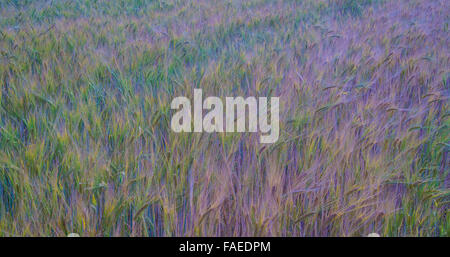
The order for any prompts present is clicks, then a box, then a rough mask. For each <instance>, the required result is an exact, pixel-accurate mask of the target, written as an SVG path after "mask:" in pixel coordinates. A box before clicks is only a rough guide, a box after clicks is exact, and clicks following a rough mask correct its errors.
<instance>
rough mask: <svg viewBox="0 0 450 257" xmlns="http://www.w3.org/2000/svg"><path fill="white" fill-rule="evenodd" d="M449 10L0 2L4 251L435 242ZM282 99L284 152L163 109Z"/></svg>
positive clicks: (388, 5) (340, 3) (444, 160)
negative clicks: (198, 91) (210, 241)
mask: <svg viewBox="0 0 450 257" xmlns="http://www.w3.org/2000/svg"><path fill="white" fill-rule="evenodd" d="M449 15H450V5H449V2H448V1H446V0H420V1H419V0H410V1H406V0H391V1H390V0H384V1H381V0H378V1H377V0H303V1H301V0H297V1H295V0H274V1H270V0H247V1H244V0H222V1H219V0H195V1H194V0H184V1H182V0H167V1H158V0H152V1H151V0H70V1H69V0H61V1H50V0H48V1H44V0H33V1H31V0H0V86H1V91H0V236H66V235H67V234H68V233H72V232H74V233H79V234H80V235H82V236H364V235H367V234H369V233H372V232H376V233H379V234H380V235H382V236H449V233H450V215H449V207H450V190H449V188H450V174H449V170H450V169H449V164H450V156H449V149H450V136H449V131H450V130H449V126H450V120H449V116H450V114H449V97H450V86H449V82H450V81H449V73H450V59H449V58H450V53H449V49H450V37H449V31H448V23H449V20H450V19H449ZM194 88H202V89H203V95H204V96H205V97H206V96H218V97H225V96H244V97H246V96H257V97H258V96H268V97H270V96H279V97H280V104H281V106H280V108H281V109H280V139H279V140H278V142H277V143H275V144H270V145H265V144H260V143H259V135H258V134H255V133H226V134H225V133H221V134H218V133H211V134H209V133H201V134H200V133H180V134H177V133H174V132H172V130H171V129H170V120H171V117H172V115H173V113H174V111H173V110H171V109H170V102H171V101H172V99H173V98H174V97H176V96H181V95H182V96H189V97H191V96H192V93H193V89H194Z"/></svg>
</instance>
